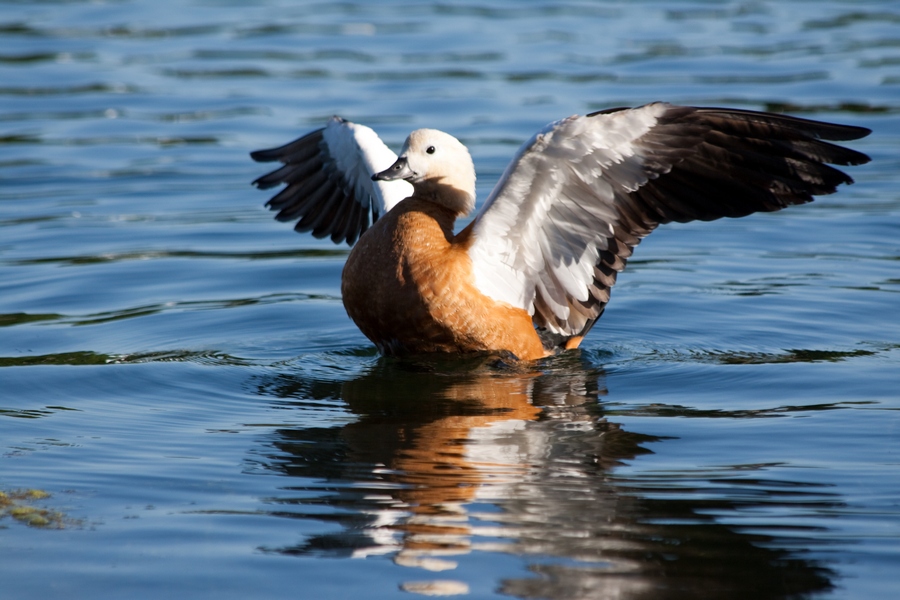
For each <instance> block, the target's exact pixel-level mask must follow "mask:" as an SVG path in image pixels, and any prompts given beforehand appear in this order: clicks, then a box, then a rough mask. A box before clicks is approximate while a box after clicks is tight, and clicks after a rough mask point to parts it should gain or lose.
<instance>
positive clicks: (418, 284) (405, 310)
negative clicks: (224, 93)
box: [252, 103, 869, 360]
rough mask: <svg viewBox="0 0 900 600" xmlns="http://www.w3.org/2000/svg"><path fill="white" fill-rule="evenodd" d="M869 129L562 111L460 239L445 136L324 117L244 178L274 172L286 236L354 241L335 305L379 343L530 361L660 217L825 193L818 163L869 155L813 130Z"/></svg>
mask: <svg viewBox="0 0 900 600" xmlns="http://www.w3.org/2000/svg"><path fill="white" fill-rule="evenodd" d="M868 133H869V130H867V129H864V128H861V127H851V126H845V125H833V124H829V123H822V122H817V121H810V120H806V119H798V118H794V117H786V116H780V115H773V114H768V113H760V112H752V111H745V110H735V109H721V108H691V107H681V106H672V105H669V104H663V103H655V104H648V105H646V106H642V107H639V108H634V109H613V110H607V111H601V112H597V113H593V114H590V115H587V116H573V117H569V118H567V119H563V120H561V121H557V122H555V123H551V124H550V125H548V126H547V127H545V128H544V129H543V130H542V131H540V132H539V133H538V134H537V135H535V136H534V137H533V138H532V139H531V140H529V141H528V142H526V143H525V145H524V146H522V148H521V149H520V150H519V151H518V153H517V154H516V156H515V158H514V159H513V162H512V163H511V164H510V166H509V167H508V168H507V170H506V172H505V173H504V174H503V177H502V178H501V179H500V182H499V183H498V184H497V186H496V188H495V189H494V190H493V192H492V193H491V195H490V197H489V198H488V199H487V201H486V202H485V204H484V207H483V208H482V209H481V211H480V212H479V213H478V215H477V216H476V218H475V220H474V221H473V222H472V223H471V224H470V225H469V226H467V227H466V228H464V229H463V230H462V231H460V232H459V233H457V234H454V233H453V225H454V222H455V220H456V218H457V217H459V216H462V215H465V214H468V213H469V212H470V211H471V210H472V209H473V208H474V205H475V170H474V167H473V164H472V159H471V157H470V156H469V153H468V151H467V150H466V148H465V147H464V146H463V145H462V144H461V143H460V142H459V141H457V140H456V139H455V138H453V137H452V136H450V135H448V134H446V133H442V132H440V131H435V130H431V129H420V130H417V131H414V132H413V133H412V134H411V135H410V136H409V138H407V140H406V143H405V144H404V146H403V149H402V150H401V153H400V157H399V158H397V157H396V156H395V155H394V154H393V153H392V152H391V151H390V150H389V149H388V148H387V147H386V146H385V145H384V144H383V143H382V142H381V140H380V139H379V138H378V136H377V135H376V134H375V133H374V132H373V131H372V130H371V129H369V128H367V127H363V126H361V125H356V124H353V123H350V122H348V121H344V120H342V119H339V118H336V117H335V118H333V119H332V120H331V121H330V122H329V123H328V125H327V126H326V127H325V128H323V129H320V130H318V131H314V132H312V133H310V134H308V135H306V136H304V137H302V138H300V139H298V140H296V141H294V142H292V143H290V144H287V145H285V146H282V147H280V148H275V149H272V150H261V151H258V152H254V153H253V154H252V157H253V158H254V159H255V160H259V161H275V160H277V161H281V162H282V163H284V166H283V167H281V168H280V169H278V170H276V171H273V172H271V173H269V174H267V175H264V176H262V177H260V178H259V179H257V180H256V181H255V183H256V185H257V186H259V187H260V188H269V187H273V186H275V185H278V184H279V183H286V184H287V187H286V188H285V189H283V190H282V191H281V192H280V193H278V194H277V195H276V196H275V197H273V198H272V199H271V200H270V201H269V206H270V207H271V208H272V209H273V210H278V211H279V213H278V215H277V218H278V219H280V220H285V221H290V220H294V219H298V218H299V219H300V220H299V222H298V223H297V226H296V229H297V230H298V231H312V233H313V235H316V236H319V237H324V236H326V235H330V236H331V238H332V239H333V240H334V241H335V242H340V241H343V240H346V241H347V242H348V243H350V244H352V243H353V242H354V241H355V240H356V239H357V237H358V236H359V242H358V243H357V244H356V246H355V247H354V249H353V251H352V252H351V253H350V256H349V258H348V259H347V264H346V266H345V267H344V272H343V278H342V286H341V290H342V293H343V299H344V306H345V307H346V308H347V312H348V313H349V314H350V316H351V318H352V319H353V320H354V321H355V322H356V324H357V325H358V326H359V328H360V329H361V330H362V332H363V333H364V334H365V335H366V336H367V337H368V338H369V339H371V340H372V341H373V342H374V343H375V344H376V346H378V348H379V350H381V352H383V353H385V354H403V353H411V352H434V351H444V352H466V351H508V352H511V353H512V354H514V355H516V356H517V357H519V358H521V359H524V360H533V359H537V358H541V357H543V356H547V355H548V354H552V353H554V352H556V351H558V350H561V349H569V348H575V347H577V346H578V344H579V343H580V342H581V340H582V338H583V337H584V335H585V334H586V333H587V332H588V331H589V330H590V328H591V327H592V325H593V324H594V322H595V321H596V320H597V318H598V317H600V315H601V313H602V312H603V309H604V307H605V306H606V303H607V301H608V300H609V293H610V288H611V287H612V286H613V284H614V283H615V279H616V274H617V273H618V272H619V271H621V270H622V269H623V268H624V266H625V261H626V260H627V259H628V257H629V256H630V255H631V252H632V250H633V248H634V246H635V245H637V244H638V243H639V242H640V240H641V239H642V238H643V237H644V236H646V235H647V234H649V233H650V232H651V231H652V230H653V229H654V228H655V227H656V226H657V225H659V224H661V223H668V222H670V221H679V222H685V221H691V220H695V219H700V220H713V219H717V218H720V217H741V216H745V215H748V214H751V213H754V212H757V211H774V210H779V209H781V208H784V207H786V206H789V205H792V204H800V203H804V202H809V201H811V200H812V197H813V195H816V194H829V193H832V192H834V191H835V189H836V187H837V185H839V184H841V183H851V182H852V180H851V179H850V177H848V176H847V175H846V174H844V173H842V172H841V171H839V170H837V169H835V168H833V167H830V166H828V165H827V164H825V163H832V164H839V165H855V164H862V163H865V162H867V161H868V160H869V159H868V157H867V156H865V155H864V154H861V153H859V152H856V151H853V150H849V149H846V148H843V147H840V146H837V145H834V144H830V143H828V142H825V141H823V140H853V139H857V138H860V137H863V136H865V135H867V134H868ZM391 163H393V164H391ZM381 169H384V170H381ZM373 180H374V181H373ZM407 182H408V183H407ZM410 184H412V185H410ZM370 215H371V218H372V219H373V220H375V223H374V225H373V226H372V227H371V228H368V225H369V218H370Z"/></svg>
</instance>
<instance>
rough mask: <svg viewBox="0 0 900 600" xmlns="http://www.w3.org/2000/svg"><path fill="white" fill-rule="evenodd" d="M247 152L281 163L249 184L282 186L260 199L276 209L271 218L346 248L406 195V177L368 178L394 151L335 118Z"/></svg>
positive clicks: (388, 162)
mask: <svg viewBox="0 0 900 600" xmlns="http://www.w3.org/2000/svg"><path fill="white" fill-rule="evenodd" d="M250 156H251V158H253V160H256V161H259V162H270V161H276V160H277V161H279V162H282V163H284V166H283V167H281V168H280V169H276V170H275V171H272V172H271V173H267V174H266V175H263V176H262V177H260V178H259V179H257V180H256V181H254V182H253V184H254V185H255V186H256V187H258V188H259V189H261V190H264V189H268V188H271V187H275V186H276V185H279V184H281V183H286V184H287V187H285V188H284V189H283V190H281V191H280V192H279V193H278V194H276V195H275V196H274V197H273V198H272V199H271V200H269V201H268V202H267V203H266V206H268V207H269V208H270V209H272V210H277V211H278V214H277V215H276V216H275V218H276V219H278V220H279V221H293V220H295V219H299V221H298V222H297V224H296V225H295V226H294V229H295V230H297V231H300V232H305V231H312V234H313V235H314V236H316V237H318V238H322V237H325V236H328V235H330V236H331V239H332V241H334V242H335V243H336V244H339V243H341V242H342V241H344V240H346V241H347V244H349V245H351V246H352V245H353V243H354V242H355V241H356V240H357V238H359V236H360V235H362V233H363V232H364V231H365V230H366V229H368V227H369V225H370V222H371V223H374V222H375V221H376V220H377V219H378V217H380V216H381V215H383V214H384V213H386V212H387V211H389V210H390V209H391V208H393V207H394V206H395V205H396V204H397V203H398V202H400V201H401V200H403V199H404V198H406V197H408V196H411V195H412V185H410V184H409V183H407V182H406V181H402V180H399V181H372V175H374V174H375V173H378V172H379V171H383V170H384V169H386V168H388V167H389V166H391V165H392V164H393V163H394V161H395V160H397V155H396V154H394V153H393V152H392V151H391V150H390V148H388V147H387V146H385V144H384V142H382V141H381V139H380V138H379V137H378V135H377V134H376V133H375V132H374V131H372V130H371V129H369V128H368V127H365V126H364V125H357V124H356V123H351V122H350V121H346V120H344V119H341V118H340V117H332V118H331V120H329V121H328V124H327V125H326V126H325V127H324V128H322V129H317V130H316V131H313V132H311V133H308V134H306V135H305V136H303V137H301V138H300V139H298V140H294V141H293V142H291V143H289V144H286V145H284V146H281V147H279V148H272V149H270V150H257V151H256V152H251V153H250ZM370 218H371V221H370Z"/></svg>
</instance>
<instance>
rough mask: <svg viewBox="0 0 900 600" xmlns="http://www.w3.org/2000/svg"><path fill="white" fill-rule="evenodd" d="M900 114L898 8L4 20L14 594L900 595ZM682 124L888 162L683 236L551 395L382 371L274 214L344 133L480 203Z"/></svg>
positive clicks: (309, 257)
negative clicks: (689, 117) (433, 131)
mask: <svg viewBox="0 0 900 600" xmlns="http://www.w3.org/2000/svg"><path fill="white" fill-rule="evenodd" d="M898 86H900V12H898V10H897V6H896V4H895V3H890V2H865V1H863V2H851V1H849V0H847V1H843V2H829V1H826V2H822V1H819V2H778V3H776V2H677V3H672V2H666V3H663V2H639V3H625V2H570V3H552V4H551V3H541V2H527V3H522V2H512V1H509V2H506V1H502V0H495V1H493V2H484V3H480V4H457V3H453V4H450V3H447V4H438V3H410V4H402V3H392V2H386V3H378V4H375V3H373V4H371V5H370V4H367V3H358V4H355V3H340V4H330V3H321V4H316V3H305V2H261V3H254V4H253V5H252V6H244V3H237V2H234V3H232V2H226V1H218V2H214V1H209V2H202V1H195V2H191V3H182V2H167V1H164V0H163V1H157V2H141V1H133V2H128V1H119V2H29V3H23V2H11V1H10V2H0V367H2V369H0V491H2V492H4V493H6V494H7V496H8V498H7V501H6V503H7V506H6V507H5V508H2V509H0V511H2V514H3V515H4V516H3V517H0V540H2V541H0V580H2V585H0V597H3V598H36V597H45V598H61V597H66V598H92V599H103V598H122V597H130V598H162V597H190V598H217V599H222V598H248V597H253V598H274V597H283V596H290V597H302V598H353V597H366V598H397V597H415V596H421V595H423V594H445V595H454V594H455V595H466V594H467V595H468V596H469V597H474V598H491V597H509V596H512V597H519V598H613V597H615V598H754V599H758V598H794V597H810V598H817V599H818V598H893V597H896V593H897V589H898V586H900V577H898V575H897V565H898V564H900V504H898V498H900V475H898V467H900V452H898V451H900V416H898V408H900V393H898V391H897V389H898V385H897V384H898V382H900V375H898V373H900V370H898V366H900V318H898V316H897V315H898V308H900V304H898V298H900V296H898V292H900V270H898V267H900V263H898V260H900V242H898V239H900V196H898V192H897V190H898V189H900V187H898V185H900V175H898V174H900V159H898V154H897V148H898V147H900V119H898V115H900V95H898V90H900V87H898ZM657 99H663V100H668V101H672V102H677V103H688V104H695V105H729V106H737V107H746V108H754V109H769V110H787V111H789V112H792V113H794V114H798V115H801V116H809V117H812V118H820V119H824V120H833V121H836V122H842V123H848V124H855V125H862V126H866V127H870V128H872V129H873V130H874V132H875V133H874V134H873V135H872V136H870V137H869V138H866V139H864V140H860V141H858V142H854V143H853V144H852V146H853V147H854V148H857V149H859V150H861V151H863V152H866V153H868V154H870V155H871V156H872V157H873V162H872V163H871V164H869V165H866V166H863V167H858V168H853V169H852V171H851V173H852V175H853V177H854V178H855V179H856V180H857V184H856V185H853V186H850V187H844V188H842V189H841V191H840V193H839V194H837V195H834V196H829V197H826V198H821V199H819V200H818V201H817V202H816V203H814V204H812V205H807V206H802V207H796V208H793V209H790V210H787V211H784V212H781V213H777V214H769V215H756V216H754V217H750V218H746V219H740V220H733V221H722V222H716V223H695V224H687V225H680V226H671V227H664V228H662V229H660V230H659V231H657V232H655V233H654V234H653V235H652V236H651V237H650V238H648V239H647V240H646V241H645V242H644V243H643V244H642V245H641V246H640V248H638V250H637V253H636V256H635V259H634V260H632V261H631V263H630V264H629V268H628V270H627V271H626V272H625V273H624V274H623V275H622V277H620V279H619V282H620V283H619V284H618V286H617V287H616V290H615V292H614V294H613V300H612V302H611V304H610V306H609V308H608V310H607V311H606V314H605V315H604V316H603V318H602V319H601V321H600V322H599V323H598V325H597V327H595V328H594V331H593V332H592V333H591V335H590V336H589V337H588V339H587V340H586V342H585V343H584V344H583V350H582V351H581V352H580V353H573V354H570V355H566V356H562V357H557V358H554V359H551V360H548V361H545V362H544V363H542V364H541V365H539V366H538V367H537V368H535V369H530V370H529V369H518V368H513V367H509V366H507V367H503V366H497V365H494V364H490V363H482V362H481V361H479V360H476V359H471V360H470V359H465V360H426V359H422V360H414V361H407V362H392V361H385V360H381V359H379V358H378V357H377V356H376V354H375V352H374V350H373V348H372V346H371V344H369V343H368V342H367V340H365V338H364V337H363V336H362V335H361V334H360V333H359V332H358V331H357V330H356V328H355V327H354V326H353V324H352V323H351V322H350V321H349V320H348V319H347V317H346V315H345V314H344V311H343V308H342V306H341V303H340V297H339V278H340V269H341V266H342V264H343V261H344V259H345V257H346V248H345V247H335V246H332V245H330V243H328V242H325V241H317V240H314V239H312V238H311V237H310V236H299V235H296V234H293V233H292V232H291V231H290V228H289V227H287V226H285V225H283V224H279V223H276V222H274V221H273V220H272V219H271V214H270V213H268V212H267V211H265V210H264V209H263V208H262V203H263V202H264V201H265V199H266V198H267V196H265V195H264V194H262V193H260V192H257V191H255V190H253V189H252V188H250V186H249V182H250V181H251V180H252V179H254V178H255V177H256V176H258V175H259V174H261V173H262V170H261V169H260V167H259V165H255V164H253V163H252V162H250V161H249V159H248V157H247V153H248V152H249V151H250V150H253V149H257V148H263V147H271V146H273V145H277V144H280V143H283V142H286V141H288V140H289V139H292V137H294V136H297V135H299V134H301V133H303V132H305V131H308V130H310V129H312V128H313V127H316V126H319V125H320V124H321V123H322V122H323V120H324V119H325V118H326V117H328V116H329V115H331V114H335V113H336V114H340V115H342V116H344V117H346V118H349V119H351V120H355V121H359V122H362V123H366V124H368V125H371V126H373V127H375V128H376V129H377V130H378V131H379V133H380V134H381V135H382V137H383V138H384V139H385V140H386V141H387V142H388V143H389V144H391V145H392V146H394V147H395V148H397V147H398V146H399V145H400V144H401V143H402V140H403V138H404V137H405V135H406V134H407V133H408V132H409V131H410V130H411V129H413V128H416V127H422V126H431V127H438V128H441V129H444V130H446V131H449V132H451V133H453V134H455V135H457V136H458V137H460V138H461V139H462V140H463V141H464V142H465V143H466V144H467V145H468V146H469V147H470V149H471V150H472V153H473V156H474V159H475V162H476V167H477V169H478V172H479V196H480V198H481V199H483V198H484V197H485V196H486V195H487V193H488V191H489V190H490V188H491V187H492V185H493V184H494V183H495V182H496V180H497V179H498V177H499V175H500V173H501V172H502V169H503V168H504V166H505V165H506V162H507V161H508V160H509V158H510V156H511V155H512V154H513V152H514V151H515V149H516V147H517V146H518V145H519V144H520V143H521V142H522V141H524V140H525V139H527V138H528V137H529V136H530V135H531V134H532V133H533V132H534V131H535V130H537V129H538V128H539V127H541V126H542V125H544V124H545V123H547V122H549V121H551V120H554V119H557V118H560V117H563V116H566V115H569V114H573V113H585V112H588V111H591V110H596V109H599V108H604V107H610V106H621V105H636V104H640V103H643V102H647V101H652V100H657ZM24 490H41V491H43V492H47V493H49V494H50V496H49V497H41V496H43V494H35V493H32V494H31V496H29V495H28V494H27V493H26V492H24ZM16 494H18V496H17V495H16ZM29 508H31V509H37V510H41V511H44V512H37V513H35V512H28V510H29ZM16 517H18V518H16ZM29 519H31V520H30V521H29ZM29 523H30V524H29Z"/></svg>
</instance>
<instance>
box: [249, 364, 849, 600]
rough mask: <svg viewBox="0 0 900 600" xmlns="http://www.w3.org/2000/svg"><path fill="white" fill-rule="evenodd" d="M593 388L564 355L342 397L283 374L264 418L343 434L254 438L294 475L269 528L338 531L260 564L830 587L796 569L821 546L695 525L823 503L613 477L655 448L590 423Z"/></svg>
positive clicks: (806, 495) (540, 587) (740, 587)
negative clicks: (330, 411)
mask: <svg viewBox="0 0 900 600" xmlns="http://www.w3.org/2000/svg"><path fill="white" fill-rule="evenodd" d="M604 382H605V375H604V372H603V370H602V369H599V368H597V367H596V366H592V365H590V364H588V363H587V361H586V360H585V359H582V358H581V357H580V356H578V355H568V356H565V357H558V358H556V359H553V360H551V361H548V362H547V363H546V364H544V365H542V367H541V369H540V370H528V369H520V368H517V367H514V366H509V365H504V364H503V363H501V362H497V361H495V360H493V359H487V360H481V359H474V360H462V361H460V360H445V361H440V360H434V361H432V360H417V361H406V362H403V361H396V360H384V359H382V360H379V361H378V362H377V363H375V364H374V365H373V366H372V367H371V368H370V369H368V370H367V371H365V372H364V373H362V375H360V376H358V377H356V378H354V379H350V380H345V381H342V380H340V378H332V379H328V378H318V377H316V376H312V377H310V376H309V375H308V374H307V375H300V374H296V375H292V374H290V373H284V372H283V373H280V374H279V375H277V376H273V377H268V378H265V379H263V380H261V381H257V382H256V383H257V384H258V392H259V393H260V394H261V395H264V396H269V397H273V396H274V397H276V398H278V400H277V401H276V402H275V404H276V405H277V406H278V407H279V408H281V409H286V408H288V409H289V408H294V409H295V410H304V409H306V410H308V409H310V408H311V407H313V406H317V407H321V406H323V405H328V404H333V405H334V406H342V407H343V408H344V409H345V410H349V412H350V413H352V414H351V417H353V418H354V420H353V421H352V422H349V423H343V424H333V425H332V424H323V425H321V426H311V427H285V428H282V429H279V430H277V431H275V432H274V433H273V434H272V435H271V436H269V437H267V438H265V439H264V446H265V447H264V448H262V449H260V450H259V455H258V456H257V457H255V461H256V462H258V464H259V466H260V467H261V468H264V469H266V470H271V471H275V472H278V473H282V474H284V475H285V476H287V477H288V478H290V477H297V485H290V483H289V481H290V480H289V479H288V480H286V487H285V488H283V489H284V490H285V494H284V495H282V496H280V497H277V498H271V499H269V500H268V502H269V503H271V504H272V505H274V506H275V508H273V509H272V510H271V511H270V514H272V515H275V516H279V517H284V518H290V519H311V520H317V521H321V522H325V523H328V524H331V525H334V526H336V527H337V530H334V531H331V532H329V533H322V534H317V535H311V536H308V537H306V538H305V539H302V540H300V541H298V543H297V544H295V545H291V546H287V547H267V548H263V549H262V550H263V551H265V552H271V553H278V554H283V555H299V556H320V557H328V558H361V557H366V556H372V555H389V556H391V557H392V558H393V560H394V562H395V563H397V564H400V565H404V566H409V567H417V568H418V569H424V570H426V571H433V572H438V571H443V573H441V574H440V579H442V580H446V579H447V576H448V575H450V576H451V578H450V579H452V574H453V573H452V571H453V570H454V569H456V568H458V567H459V562H458V561H459V560H461V557H463V556H465V555H469V554H472V553H481V554H483V555H484V558H483V559H484V560H486V561H490V560H491V558H490V554H491V553H507V554H513V555H518V556H521V557H523V559H524V561H525V562H526V564H527V565H528V569H529V571H530V572H531V573H532V575H531V576H529V577H520V578H507V579H504V580H501V581H498V582H497V591H498V592H500V593H502V594H507V595H510V596H514V597H520V598H617V599H625V598H635V599H637V598H653V599H655V600H658V599H667V598H739V599H740V598H748V599H750V598H753V599H760V598H800V597H807V596H808V595H809V594H813V593H816V592H823V591H827V590H829V589H831V588H832V587H833V579H834V578H835V573H834V571H832V570H831V569H829V568H828V567H827V566H825V565H823V564H822V563H820V562H819V561H817V560H815V559H812V558H811V557H809V556H807V555H806V554H805V549H806V548H809V547H813V546H816V545H818V546H821V545H822V544H823V541H822V537H821V531H816V532H812V531H806V530H804V529H803V528H800V527H791V526H787V527H785V526H784V523H783V520H782V521H776V520H774V519H773V520H772V521H771V522H770V523H771V525H772V526H771V527H765V528H760V527H755V528H748V527H743V528H741V527H736V526H729V525H726V524H723V523H722V519H719V518H717V517H715V516H712V515H723V514H726V515H727V514H728V513H730V512H735V513H736V512H737V511H754V510H759V511H765V510H769V511H773V510H774V511H777V510H778V509H779V508H782V509H783V508H784V507H787V506H792V507H796V506H798V505H803V506H804V507H806V508H808V509H809V510H827V509H828V508H834V506H836V505H837V504H839V498H837V497H835V496H834V495H833V494H831V493H830V492H828V491H827V490H824V489H823V486H820V485H816V484H812V485H811V484H809V483H803V482H790V481H778V482H774V481H765V480H763V479H759V480H737V478H734V474H733V473H728V474H725V475H722V474H720V475H710V478H711V479H710V480H709V481H707V482H704V484H705V485H704V486H703V487H702V489H701V487H700V486H699V485H695V486H694V487H693V488H692V487H690V485H685V484H684V482H683V481H682V482H681V485H680V486H679V484H678V483H677V482H676V483H673V482H672V481H670V480H667V479H666V477H659V478H656V479H654V478H629V477H627V476H620V475H617V474H616V470H617V467H618V466H620V465H622V464H623V463H625V462H628V461H632V460H634V459H636V458H637V457H639V456H641V455H644V454H648V453H652V451H651V450H650V449H649V446H650V445H654V444H655V443H656V442H659V441H661V440H662V439H663V438H659V437H654V436H649V435H644V434H640V433H636V432H630V431H627V430H626V429H625V428H623V427H622V426H620V425H619V424H617V423H614V422H611V421H609V420H607V419H606V418H605V417H604V409H603V405H602V403H601V402H598V398H600V397H602V396H604V395H605V394H606V393H607V391H606V389H605V383H604ZM714 480H715V481H714ZM694 483H695V484H696V480H694ZM710 483H712V484H714V485H709V484H710ZM742 486H743V487H742ZM418 569H417V570H415V571H413V570H411V577H421V575H422V572H421V571H418ZM460 577H464V574H462V573H461V574H460Z"/></svg>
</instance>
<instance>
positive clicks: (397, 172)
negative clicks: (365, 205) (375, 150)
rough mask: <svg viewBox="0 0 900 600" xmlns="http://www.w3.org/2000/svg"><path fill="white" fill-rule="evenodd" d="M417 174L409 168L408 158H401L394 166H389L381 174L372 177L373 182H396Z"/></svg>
mask: <svg viewBox="0 0 900 600" xmlns="http://www.w3.org/2000/svg"><path fill="white" fill-rule="evenodd" d="M415 174H416V173H415V171H413V170H412V169H410V168H409V162H407V160H406V157H405V156H401V157H400V158H398V159H397V161H396V162H395V163H394V164H392V165H391V166H389V167H388V168H387V169H385V170H384V171H382V172H381V173H375V174H374V175H372V181H394V180H396V179H409V178H410V177H413V176H415Z"/></svg>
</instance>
